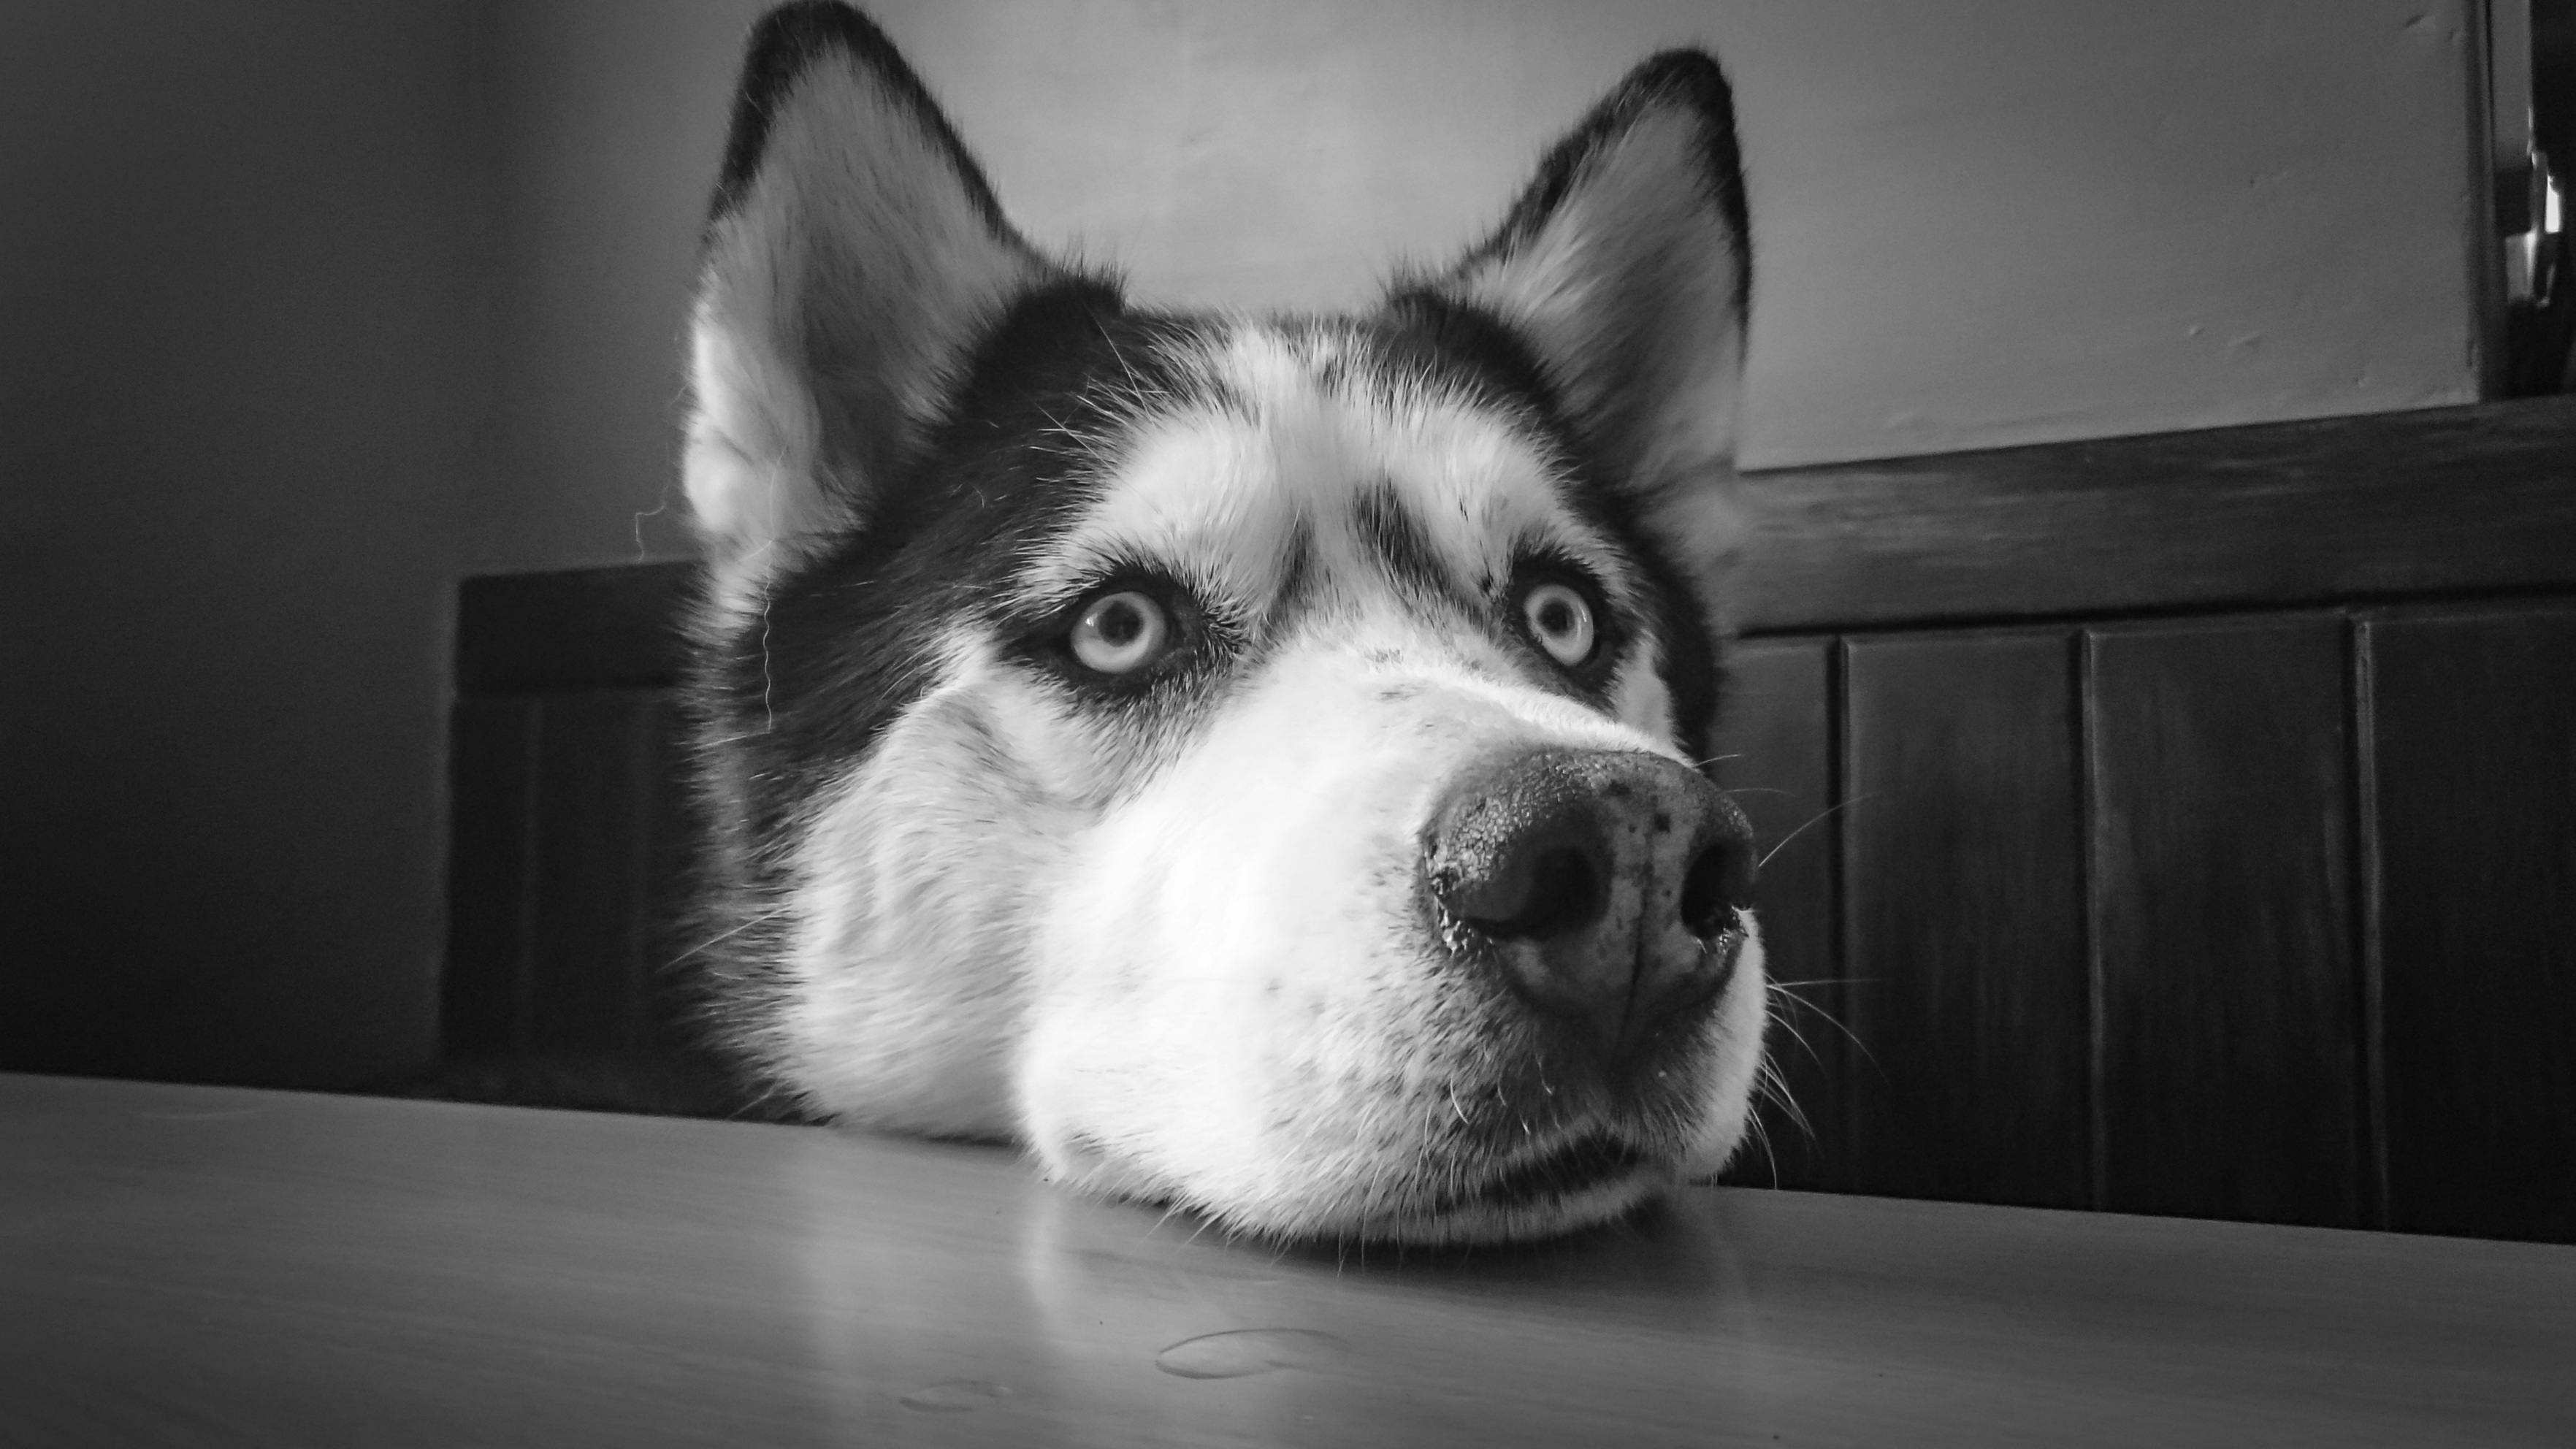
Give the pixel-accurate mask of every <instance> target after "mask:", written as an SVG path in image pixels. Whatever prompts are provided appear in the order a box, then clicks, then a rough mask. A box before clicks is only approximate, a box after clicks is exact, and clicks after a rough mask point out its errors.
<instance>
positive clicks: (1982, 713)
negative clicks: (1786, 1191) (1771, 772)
mask: <svg viewBox="0 0 2576 1449" xmlns="http://www.w3.org/2000/svg"><path fill="white" fill-rule="evenodd" d="M1845 649H1846V652H1845V661H1846V667H1847V671H1848V674H1847V680H1848V683H1847V701H1848V702H1847V705H1846V711H1845V728H1846V731H1847V736H1846V749H1847V751H1848V761H1849V763H1848V766H1847V781H1846V791H1847V800H1848V804H1847V805H1846V806H1845V808H1844V815H1845V820H1844V824H1843V841H1844V853H1843V872H1844V880H1845V881H1846V883H1847V894H1846V896H1845V903H1844V911H1843V919H1844V930H1845V933H1846V934H1845V940H1846V950H1845V957H1844V966H1845V970H1846V972H1847V974H1848V978H1849V984H1848V985H1847V986H1846V988H1845V1000H1846V1001H1847V1002H1849V1020H1850V1023H1851V1029H1852V1034H1853V1037H1854V1039H1855V1043H1856V1047H1857V1049H1858V1059H1857V1060H1856V1061H1854V1062H1853V1063H1852V1064H1851V1066H1850V1069H1849V1070H1848V1072H1847V1073H1846V1076H1845V1083H1846V1090H1847V1094H1848V1097H1847V1111H1848V1113H1849V1115H1850V1130H1851V1137H1850V1142H1851V1154H1852V1164H1851V1177H1850V1180H1851V1182H1852V1185H1853V1186H1854V1187H1855V1188H1857V1189H1858V1190H1860V1191H1863V1192H1877V1193H1891V1194H1901V1195H1906V1196H1916V1197H1972V1198H1976V1199H1978V1200H1980V1201H1987V1202H2010V1203H2028V1204H2037V1205H2044V1206H2057V1207H2080V1206H2083V1205H2084V1204H2085V1202H2086V1201H2087V1200H2088V1197H2089V1190H2090V1184H2089V1181H2088V1178H2089V1148H2088V1144H2089V1118H2090V1089H2089V1075H2090V1074H2089V1068H2088V1065H2087V1062H2088V1055H2089V1052H2088V1048H2089V1045H2090V1032H2089V1030H2088V1028H2087V1024H2086V1023H2087V1014H2086V999H2085V980H2084V922H2083V909H2084V898H2083V878H2082V874H2081V868H2080V861H2081V858H2082V850H2083V837H2082V831H2081V829H2080V822H2079V818H2078V814H2077V810H2076V762H2075V738H2076V736H2075V709H2074V699H2073V693H2072V689H2071V687H2070V675H2071V670H2070V667H2069V666H2070V662H2071V657H2072V642H2071V639H2070V637H2069V634H2068V632H2067V631H2065V630H2063V629H2047V630H2039V631H2007V632H1998V633H1986V632H1974V633H1966V634H1925V635H1910V636H1898V637H1889V638H1860V639H1854V640H1851V641H1850V642H1849V643H1848V644H1847V645H1846V646H1845Z"/></svg>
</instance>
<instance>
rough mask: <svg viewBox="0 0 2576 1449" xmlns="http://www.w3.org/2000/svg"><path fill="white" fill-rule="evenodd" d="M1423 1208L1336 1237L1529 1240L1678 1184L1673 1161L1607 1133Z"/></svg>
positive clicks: (1535, 1157) (1514, 1164) (1456, 1189)
mask: <svg viewBox="0 0 2576 1449" xmlns="http://www.w3.org/2000/svg"><path fill="white" fill-rule="evenodd" d="M1460 1176H1461V1179H1462V1180H1461V1181H1459V1182H1457V1183H1455V1184H1453V1185H1449V1186H1444V1187H1441V1188H1439V1189H1436V1190H1433V1191H1430V1192H1426V1193H1425V1194H1423V1198H1422V1201H1421V1203H1420V1204H1419V1205H1418V1206H1413V1207H1408V1208H1403V1209H1399V1210H1397V1211H1394V1212H1390V1213H1380V1214H1376V1215H1373V1216H1371V1217H1369V1218H1368V1219H1365V1220H1363V1221H1361V1222H1359V1223H1357V1224H1354V1225H1352V1226H1351V1227H1350V1228H1349V1229H1346V1230H1344V1231H1342V1232H1340V1233H1337V1234H1335V1236H1339V1237H1346V1238H1356V1239H1359V1240H1361V1241H1366V1242H1383V1243H1396V1244H1404V1245H1408V1246H1418V1247H1468V1246H1481V1245H1485V1244H1491V1243H1526V1242H1534V1241H1538V1240H1541V1239H1546V1238H1556V1237H1563V1236H1566V1235H1568V1234H1571V1233H1578V1232H1582V1231H1584V1230H1585V1229H1588V1228H1596V1227H1599V1226H1601V1225H1602V1224H1604V1223H1609V1222H1613V1221H1616V1220H1617V1219H1619V1218H1622V1217H1625V1216H1627V1215H1628V1214H1629V1213H1631V1212H1634V1211H1635V1210H1636V1209H1637V1208H1639V1207H1641V1206H1643V1205H1644V1204H1645V1203H1646V1202H1648V1201H1650V1200H1651V1199H1653V1198H1655V1197H1656V1196H1658V1195H1660V1194H1661V1193H1662V1192H1664V1191H1665V1190H1666V1189H1667V1188H1670V1187H1671V1186H1672V1185H1673V1182H1674V1180H1675V1174H1674V1171H1673V1169H1672V1166H1671V1164H1669V1163H1666V1162H1663V1161H1659V1160H1657V1159H1654V1158H1651V1157H1649V1156H1647V1155H1645V1154H1643V1153H1641V1152H1639V1151H1637V1150H1636V1149H1634V1148H1632V1147H1629V1146H1628V1145H1626V1144H1624V1143H1621V1142H1618V1141H1616V1140H1615V1139H1612V1138H1610V1137H1607V1136H1602V1135H1592V1136H1584V1137H1578V1138H1575V1139H1573V1140H1572V1141H1569V1142H1566V1143H1563V1144H1560V1145H1559V1146H1557V1147H1554V1148H1552V1149H1549V1150H1547V1151H1543V1152H1539V1153H1534V1154H1529V1155H1526V1156H1522V1157H1520V1158H1517V1159H1515V1160H1510V1161H1505V1162H1500V1163H1496V1164H1494V1165H1492V1166H1491V1167H1487V1168H1483V1169H1479V1170H1476V1171H1474V1172H1471V1173H1464V1174H1461V1175H1460Z"/></svg>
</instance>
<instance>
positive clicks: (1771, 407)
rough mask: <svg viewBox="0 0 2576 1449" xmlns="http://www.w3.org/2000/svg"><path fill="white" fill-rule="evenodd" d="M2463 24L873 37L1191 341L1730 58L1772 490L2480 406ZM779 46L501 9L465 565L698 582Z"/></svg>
mask: <svg viewBox="0 0 2576 1449" xmlns="http://www.w3.org/2000/svg"><path fill="white" fill-rule="evenodd" d="M2466 4H2467V0H2261V3H2245V0H2188V3H2169V4H2158V5H2135V4H2122V3H2114V0H2090V3H2080V4H2069V3H2066V0H1985V3H1979V4H1975V5H1968V4H1955V3H1954V4H1919V3H1891V0H1804V3H1801V4H1797V5H1772V4H1754V3H1731V4H1730V3H1718V0H1586V3H1582V4H1572V3H1566V0H1517V3H1491V0H1475V3H1469V0H1419V3H1412V4H1384V3H1377V0H1310V3H1304V4H1297V5H1263V6H1248V5H1247V6H1233V5H1224V6H1220V5H1180V4H1173V3H1169V0H1067V3H1049V4H1024V5H1010V4H993V3H982V4H966V3H957V0H883V3H879V4H877V5H875V6H874V7H873V9H874V12H875V13H876V14H877V15H878V17H879V18H880V19H881V20H882V21H883V22H884V24H885V26H886V28H887V29H888V30H889V31H890V32H891V33H892V34H893V35H894V37H895V39H896V40H897V42H898V43H899V44H900V45H902V46H903V47H904V49H905V50H906V52H907V53H908V54H909V55H910V56H911V57H912V59H913V61H914V63H915V64H916V66H917V68H918V69H919V70H920V71H921V72H922V73H923V75H924V76H925V77H926V78H927V80H928V81H929V84H930V86H931V88H932V89H933V91H934V92H935V93H936V94H938V95H939V96H940V97H941V99H942V100H943V102H944V103H945V104H946V105H947V106H948V107H949V108H950V110H951V111H952V112H953V113H954V115H955V116H956V118H957V120H958V123H959V126H960V128H961V130H962V131H963V133H964V134H965V136H966V138H967V140H968V143H969V144H970V145H971V146H973V147H974V148H975V149H976V150H977V151H978V152H979V153H980V154H981V156H982V157H983V159H984V161H985V162H986V164H987V167H988V169H989V170H990V171H991V172H992V174H993V178H994V181H995V183H996V185H997V186H998V188H999V189H1000V192H1001V194H1002V197H1003V200H1004V203H1005V205H1006V206H1008V207H1009V208H1010V209H1011V210H1012V212H1013V213H1014V215H1015V216H1016V217H1017V219H1018V220H1019V221H1020V222H1021V224H1022V225H1023V227H1024V228H1025V229H1026V230H1027V231H1028V232H1029V233H1030V234H1031V235H1032V236H1033V237H1035V238H1037V239H1039V240H1040V241H1041V242H1043V243H1047V244H1057V245H1071V246H1073V247H1075V248H1077V249H1078V250H1080V251H1081V252H1082V253H1083V254H1085V255H1087V256H1090V257H1093V258H1096V259H1102V260H1107V261H1111V262H1115V263H1117V264H1118V265H1120V266H1122V267H1124V268H1125V269H1126V270H1127V271H1128V272H1129V274H1130V275H1131V276H1132V278H1133V279H1134V283H1135V291H1136V292H1137V293H1138V294H1139V295H1140V296H1142V297H1145V298H1148V299H1160V300H1168V301H1178V302H1185V303H1193V304H1201V305H1227V306H1270V305H1288V306H1307V307H1316V306H1334V305H1342V304H1347V303H1350V302H1353V301H1356V300H1358V299H1361V298H1363V297H1365V296H1366V295H1368V292H1369V289H1370V286H1371V284H1372V283H1373V281H1374V280H1375V279H1376V278H1378V277H1379V276H1380V275H1382V274H1383V272H1384V270H1385V268H1386V266H1387V264H1388V262H1389V261H1390V259H1392V258H1394V257H1397V256H1400V255H1409V256H1413V257H1417V258H1437V257H1442V256H1446V255H1448V254H1450V253H1451V252H1452V251H1454V250H1455V249H1456V248H1457V247H1458V246H1459V245H1460V244H1461V243H1462V242H1464V241H1465V240H1466V239H1467V238H1469V237H1472V236H1474V235H1476V234H1478V233H1479V232H1480V230H1481V229H1482V228H1484V227H1485V226H1487V225H1488V224H1490V222H1491V221H1492V220H1493V219H1494V217H1495V216H1496V215H1497V214H1498V213H1499V211H1500V209H1501V207H1502V205H1503V203H1504V202H1505V200H1506V199H1507V198H1508V197H1509V196H1510V195H1511V194H1512V192H1513V190H1514V189H1515V188H1516V187H1517V186H1518V185H1519V184H1520V182H1521V181H1522V180H1523V179H1524V178H1525V176H1526V174H1527V172H1528V169H1529V167H1530V164H1531V161H1532V158H1533V157H1534V156H1535V155H1536V153H1537V152H1538V150H1539V149H1540V148H1541V147H1542V146H1544V145H1545V144H1546V143H1547V142H1548V141H1549V140H1551V139H1552V138H1553V137H1554V136H1556V135H1557V134H1558V133H1559V132H1560V131H1561V130H1563V129H1564V128H1565V127H1566V126H1567V125H1568V124H1569V123H1570V122H1571V121H1572V120H1573V118H1574V117H1576V116H1577V115H1579V114H1580V113H1581V112H1582V110H1583V109H1584V108H1585V107H1586V106H1587V105H1589V104H1590V103H1591V102H1592V101H1593V100H1594V99H1596V98H1597V97H1598V96H1599V95H1600V94H1601V93H1602V92H1603V91H1605V90H1606V89H1607V88H1608V87H1609V86H1610V85H1612V84H1613V83H1614V82H1615V81H1616V79H1617V78H1618V76H1619V75H1620V73H1621V72H1622V71H1624V70H1625V69H1626V68H1627V67H1628V66H1629V65H1630V64H1632V63H1633V62H1634V61H1635V60H1637V59H1638V58H1639V57H1641V56H1643V55H1644V54H1646V53H1647V52H1648V51H1650V50H1651V49H1653V48H1655V47H1657V46H1659V45H1666V44H1675V43H1698V44H1706V45H1709V46H1711V47H1713V48H1714V49H1715V50H1716V51H1717V52H1718V53H1719V54H1720V55H1721V56H1722V57H1723V58H1724V59H1725V60H1726V62H1727V64H1728V66H1729V69H1730V70H1731V71H1732V73H1733V75H1734V77H1735V82H1736V87H1737V93H1738V106H1739V110H1740V112H1741V126H1742V131H1743V135H1744V142H1745V147H1746V151H1747V157H1748V166H1749V185H1750V189H1751V192H1752V202H1753V214H1754V227H1755V233H1756V238H1755V240H1756V254H1757V256H1756V261H1757V265H1756V273H1755V277H1756V280H1755V293H1754V325H1753V340H1752V355H1751V362H1750V377H1749V379H1748V390H1749V397H1748V403H1747V408H1748V411H1747V417H1746V424H1745V426H1746V443H1745V462H1746V463H1747V464H1748V465H1751V466H1759V467H1777V466H1787V465H1793V464H1799V463H1812V462H1822V461H1832V460H1843V459H1854V458H1867V457H1885V456H1893V455H1903V454H1912V453H1921V452H1938V451H1945V450H1950V449H1959V448H1974V447H1986V446H1997V445H2004V444H2012V443H2027V442H2037V441H2045V440H2051V439H2066V438H2079V437H2099V436H2106V435H2113V434H2121V433H2136V432H2151V431H2158V430H2163V429H2172V428H2199V427H2213V426H2219V425H2223V424H2228V423H2240V422H2254V421H2263V420H2273V419H2286V418H2301V417H2316V416H2330V415H2335V414H2341V413H2357V412H2375V411H2386V410H2391V409H2399V408H2411V407H2422V406H2429V405H2434V404H2441V403H2454V402H2464V401H2469V400H2472V399H2473V398H2474V397H2475V396H2476V394H2477V379H2478V375H2479V368H2480V365H2481V364H2480V360H2479V357H2478V351H2477V338H2476V336H2475V333H2474V329H2473V327H2472V319H2473V317H2474V316H2475V315H2476V307H2475V305H2474V302H2473V298H2474V297H2475V289H2474V286H2473V280H2472V273H2473V268H2472V258H2471V251H2470V247H2471V242H2472V239H2473V237H2474V236H2475V234H2476V230H2477V229H2475V228H2473V227H2472V226H2471V225H2470V216H2471V213H2472V209H2473V207H2474V206H2475V205H2476V204H2477V199H2476V197H2475V196H2474V195H2473V190H2474V188H2473V187H2472V186H2471V184H2470V181H2469V176H2470V167H2469V158H2470V156H2471V154H2472V152H2473V150H2474V146H2475V142H2474V140H2473V138H2472V135H2471V131H2470V125H2471V114H2472V111H2471V88H2470V84H2469V74H2470V72H2469V56H2470V52H2471V45H2470V36H2469V35H2468V33H2467V29H2466V26H2465V24H2464V18H2463V17H2464V15H2465V14H2466V13H2467V11H2466ZM759 9H760V7H759V6H757V5H754V4H748V3H741V0H726V3H720V4H697V3H686V0H628V3H618V0H531V3H521V4H513V5H510V6H507V7H505V8H504V12H503V14H504V21H503V24H504V26H505V35H504V37H503V44H502V45H501V46H500V48H499V51H498V54H499V55H500V56H501V58H502V70H501V81H500V90H499V93H500V95H501V97H502V109H503V111H504V113H505V115H506V116H507V118H508V124H507V128H506V129H507V134H509V135H510V136H511V137H512V145H511V148H510V152H509V162H508V164H509V168H510V184H509V189H508V198H509V205H508V211H507V219H506V226H507V228H508V247H507V250H506V256H507V257H508V259H509V261H508V267H509V274H508V283H509V291H508V296H509V298H510V300H509V301H508V302H507V303H506V305H505V316H506V319H507V320H506V322H505V325H506V326H508V327H510V328H511V329H513V330H512V332H511V336H512V337H513V339H514V342H513V345H512V347H511V348H510V349H509V350H508V353H507V355H508V357H509V359H510V361H509V366H510V367H511V369H512V370H511V373H510V378H511V386H510V389H509V397H510V409H511V412H510V421H509V425H508V428H507V430H506V432H505V439H506V446H505V448H504V449H503V452H502V456H501V457H500V459H499V466H498V467H497V468H496V470H495V471H494V473H493V474H492V475H491V478H490V480H489V481H490V487H491V489H492V491H491V492H490V493H489V494H488V495H487V496H485V497H483V498H481V499H479V500H478V502H477V504H476V507H475V513H476V515H477V518H478V529H479V544H478V551H477V554H476V557H477V558H478V560H480V561H483V562H485V563H487V564H489V565H491V566H494V567H515V568H533V567H541V566H552V565H562V564H568V563H574V562H585V563H605V562H613V561H615V560H616V559H618V558H620V557H628V558H632V557H635V556H637V555H638V554H639V553H641V554H645V555H653V556H671V555H676V554H677V553H679V552H682V551H684V550H685V548H686V534H685V531H684V530H682V529H681V528H679V527H678V526H677V525H676V519H675V516H674V513H673V512H672V511H669V510H667V509H666V511H664V512H662V513H659V514H654V513H651V510H654V509H656V508H663V507H665V506H666V505H668V504H670V503H671V502H672V496H671V493H670V492H669V491H668V489H667V488H666V485H667V484H668V482H669V481H670V476H671V475H670V466H669V439H670V437H671V419H672V417H673V414H674V405H675V399H676V398H677V396H678V392H679V387H680V378H679V373H678V370H677V359H678V350H677V336H678V324H679V319H680V318H681V315H682V312H683V309H684V307H685V299H686V295H687V290H688V281H689V274H690V263H691V260H692V252H693V243H694V239H695V235H696V227H697V224H698V220H699V218H700V215H701V209H702V205H703V200H704V192H705V188H706V185H707V183H708V181H709V178H711V177H712V175H713V173H714V169H715V164H716V157H717V152H718V147H719V144H720V140H721V136H722V131H723V126H724V114H725V113H724V106H725V101H726V97H727V94H728V88H729V84H730V81H731V72H732V69H733V67H734V66H735V64H736V63H737V59H738V57H737V48H738V45H739V37H740V35H741V33H742V31H743V29H744V28H745V27H746V26H748V24H749V23H750V21H751V19H752V18H753V17H754V16H755V15H756V14H757V13H758V11H759ZM639 513H644V514H647V515H648V516H646V517H644V518H642V519H641V520H640V521H639V519H638V518H637V515H638V514H639Z"/></svg>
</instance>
